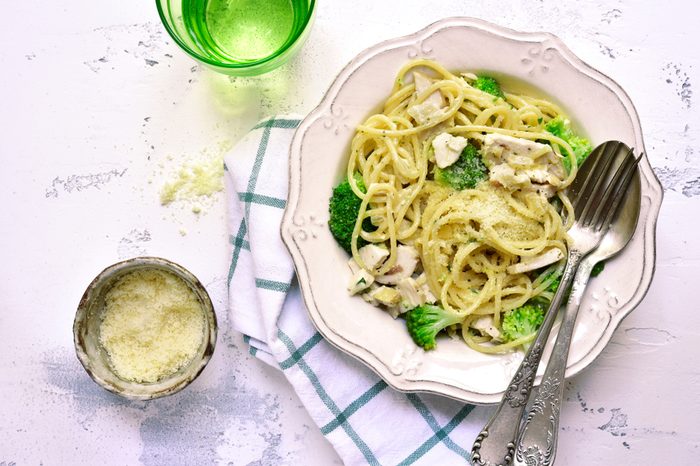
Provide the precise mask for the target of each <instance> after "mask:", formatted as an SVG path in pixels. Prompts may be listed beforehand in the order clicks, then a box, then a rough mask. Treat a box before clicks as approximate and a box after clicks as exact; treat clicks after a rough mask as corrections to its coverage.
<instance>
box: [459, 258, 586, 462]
mask: <svg viewBox="0 0 700 466" xmlns="http://www.w3.org/2000/svg"><path fill="white" fill-rule="evenodd" d="M580 261H581V254H580V253H579V252H578V251H575V250H571V251H569V256H568V259H567V262H566V267H565V268H564V273H563V274H562V277H561V282H560V284H559V288H558V289H557V292H556V293H555V295H554V298H553V299H552V302H551V304H550V305H549V309H548V310H547V313H546V314H545V317H544V321H543V322H542V325H541V326H540V329H539V331H538V333H537V337H536V338H535V341H534V342H533V344H532V346H530V348H529V349H528V351H527V354H525V358H524V359H523V362H522V363H521V364H520V367H519V368H518V370H517V372H516V373H515V376H514V377H513V379H512V380H511V381H510V383H509V384H508V387H507V388H506V392H505V394H504V395H503V399H502V400H501V402H500V403H499V405H498V407H497V408H496V412H495V413H494V414H493V416H492V417H491V419H490V420H489V422H488V423H487V424H486V426H484V428H483V429H482V431H481V433H479V435H478V436H477V437H476V441H475V442H474V445H473V446H472V455H471V461H472V464H473V465H476V466H507V465H509V464H511V463H512V461H513V456H514V453H515V439H516V436H517V434H518V431H519V430H520V421H521V420H522V418H523V412H524V411H525V406H526V405H527V401H528V399H529V398H530V391H531V390H532V384H533V383H534V382H535V376H536V375H537V367H538V366H539V364H540V359H541V358H542V351H543V349H544V346H545V344H546V343H547V338H549V333H550V332H551V330H552V325H553V324H554V320H555V319H556V316H557V312H558V311H559V307H560V306H561V303H562V301H563V299H564V294H565V293H566V290H567V288H568V287H569V284H570V283H571V281H572V279H573V277H574V274H575V273H576V269H577V268H578V265H579V262H580Z"/></svg>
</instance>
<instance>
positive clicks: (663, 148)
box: [0, 0, 700, 466]
mask: <svg viewBox="0 0 700 466" xmlns="http://www.w3.org/2000/svg"><path fill="white" fill-rule="evenodd" d="M359 3H360V5H358V4H356V2H340V1H330V0H321V2H320V5H319V6H318V14H317V17H316V22H315V25H314V28H313V31H312V33H311V35H310V37H309V40H308V42H307V43H306V45H305V47H304V48H303V49H302V52H301V54H300V55H299V56H298V57H297V58H296V59H294V60H293V61H292V62H291V63H289V64H288V65H286V66H285V67H283V68H281V69H279V70H277V71H275V72H273V73H271V74H269V75H266V76H262V77H258V78H248V79H236V80H229V79H228V78H225V77H223V76H219V75H216V74H214V73H211V72H209V71H207V70H204V69H202V68H201V67H199V66H196V64H195V63H193V62H192V61H190V59H189V58H187V57H186V56H185V55H184V54H183V53H182V52H181V51H180V50H179V49H178V48H177V47H176V46H175V45H174V44H173V42H172V41H171V40H170V39H169V37H168V36H167V35H166V33H165V32H164V30H163V28H162V27H161V25H160V23H159V19H158V16H157V13H156V9H155V6H154V4H153V2H151V1H143V0H138V1H137V0H124V1H121V2H93V1H87V0H74V1H73V2H40V1H38V0H27V1H24V2H9V1H6V2H4V3H3V23H4V24H3V28H2V29H1V30H0V44H1V45H2V47H1V48H0V70H1V72H0V103H1V106H0V128H1V129H2V135H1V137H0V160H1V161H2V165H1V167H2V168H1V170H0V200H1V201H2V208H0V213H1V214H2V216H1V220H0V240H1V241H0V261H1V264H2V280H0V342H2V349H1V350H0V465H1V466H9V465H13V466H15V465H16V466H19V465H37V464H43V465H73V464H107V465H112V464H114V465H119V464H145V465H177V464H215V463H218V464H232V465H248V464H251V465H278V464H281V465H292V464H300V463H301V464H306V465H327V464H338V463H340V461H339V460H338V459H337V456H336V455H335V453H334V452H333V450H332V449H331V447H330V446H329V444H328V443H327V442H326V441H325V440H324V439H323V438H322V436H321V434H320V433H319V431H318V429H317V428H316V427H315V426H314V424H313V423H312V422H311V420H310V419H309V418H308V416H307V415H306V413H305V411H304V409H303V407H302V406H301V403H300V402H299V400H298V399H297V398H296V396H295V394H294V393H293V392H292V390H291V389H290V388H289V386H288V385H287V384H286V381H285V380H284V378H283V377H282V375H281V374H279V373H278V372H276V371H274V370H272V369H270V368H268V367H267V366H265V365H264V364H262V363H260V362H259V361H257V360H255V359H254V358H251V357H249V356H248V354H247V352H246V347H245V345H244V344H243V342H242V339H241V336H240V335H239V334H236V333H235V332H233V331H231V330H230V327H229V325H228V319H227V315H226V312H225V303H224V301H223V300H224V299H225V274H226V270H227V257H226V241H227V234H226V228H225V222H224V205H223V198H222V197H221V195H219V196H217V197H216V199H215V200H214V201H213V202H211V203H210V204H208V205H205V208H204V211H203V213H201V214H200V215H195V214H193V213H192V211H191V207H190V206H182V205H176V204H174V205H171V206H169V207H162V206H160V204H159V198H158V194H159V189H160V186H161V184H162V181H163V180H165V179H166V178H168V176H171V174H172V172H173V171H175V170H176V169H177V168H178V167H179V166H180V165H181V164H182V163H183V161H185V160H188V159H191V158H193V157H201V156H202V154H211V153H212V152H214V151H217V150H220V148H221V147H222V145H226V144H230V143H232V142H235V141H236V140H237V139H238V138H239V137H240V136H241V135H242V134H243V133H244V132H245V131H246V130H247V129H248V128H249V127H250V126H251V125H252V124H253V123H254V122H255V121H256V120H258V119H259V118H261V117H263V116H265V115H268V114H273V113H280V112H290V111H293V112H298V113H306V112H308V111H309V110H311V109H312V108H313V107H314V106H315V105H316V103H317V102H318V101H319V99H320V97H321V95H322V93H323V92H324V90H325V89H326V88H327V87H328V85H329V84H330V82H331V80H332V79H333V77H334V76H335V74H336V73H337V71H339V70H340V68H341V67H342V66H343V65H344V64H345V63H347V62H348V61H349V60H350V59H351V58H352V57H353V56H354V55H355V54H356V53H357V52H359V51H360V50H362V49H364V48H366V47H368V46H370V45H372V44H374V43H375V42H378V41H380V40H383V39H387V38H390V37H394V36H398V35H403V34H406V33H410V32H413V31H415V30H417V29H420V28H422V27H423V26H425V25H427V24H428V23H430V22H432V21H434V20H437V19H439V18H442V17H446V16H454V15H462V16H476V17H480V18H483V19H486V20H489V21H492V22H496V23H499V24H501V25H504V26H508V27H511V28H514V29H520V30H527V31H537V30H546V31H549V32H552V33H554V34H556V35H558V36H559V37H561V38H562V39H563V40H564V41H565V42H566V44H567V45H568V46H569V47H570V48H571V49H572V50H573V51H574V52H575V53H576V54H577V55H579V56H580V57H581V58H583V59H584V60H585V61H587V62H588V63H590V64H591V65H593V66H594V67H596V68H598V69H600V70H601V71H603V72H604V73H606V74H608V75H609V76H611V77H613V78H614V79H615V80H617V81H618V82H619V83H620V84H621V85H622V86H623V87H624V88H625V89H626V90H627V92H628V93H629V94H630V96H631V98H632V100H633V101H634V102H635V104H636V106H637V109H638V111H639V113H640V116H641V121H642V126H643V129H644V136H645V140H646V145H647V149H648V151H649V156H650V159H651V163H652V165H653V166H654V167H655V169H656V171H657V174H658V176H659V177H660V179H661V181H662V183H663V184H664V187H665V191H666V197H665V201H664V205H663V207H662V210H661V216H660V219H659V226H658V238H657V239H658V257H657V271H656V275H655V278H654V282H653V284H652V286H651V289H650V291H649V294H648V295H647V297H646V299H645V300H644V301H643V302H642V304H641V305H640V306H639V308H638V309H637V310H635V312H633V313H632V314H631V315H630V316H629V317H628V318H627V319H626V320H625V321H624V323H623V325H622V327H621V328H620V329H619V330H618V331H617V333H616V335H615V337H614V338H613V340H612V342H611V344H610V345H609V347H608V348H607V349H606V350H605V351H604V352H603V354H602V355H601V357H600V358H599V359H598V360H597V361H596V362H595V363H594V364H593V365H592V366H591V367H590V368H588V369H587V370H586V371H584V372H583V373H582V374H580V375H579V376H577V377H575V378H574V379H572V380H571V381H569V382H568V388H567V401H566V403H565V406H564V414H563V419H562V427H561V428H562V434H561V437H560V451H559V454H558V464H562V465H589V464H610V465H618V464H629V465H641V464H674V465H681V464H682V465H689V464H695V459H696V458H697V457H698V454H699V453H700V422H699V419H700V364H698V362H697V361H696V360H697V359H698V349H700V330H699V329H700V313H699V312H698V302H697V294H696V293H695V289H694V287H695V286H697V279H696V277H697V276H700V243H699V242H698V240H697V237H696V232H697V230H698V228H699V227H700V220H699V218H700V217H699V214H700V163H698V160H700V142H699V141H700V118H699V116H700V112H699V111H698V109H699V108H700V104H699V103H698V102H697V100H698V96H697V94H694V89H693V86H695V85H697V84H696V83H698V82H699V81H700V55H699V54H698V52H697V44H698V43H700V29H698V28H697V17H698V15H699V14H700V7H697V6H692V5H693V4H692V3H691V2H689V1H680V0H672V1H665V2H656V1H646V2H632V1H621V0H607V1H603V0H597V1H591V0H589V1H581V2H577V3H576V4H575V5H574V4H573V2H571V5H569V2H561V1H550V0H543V1H534V0H533V1H526V2H520V1H516V0H511V1H508V0H506V1H500V2H465V1H463V0H459V1H458V0H455V1H441V2H424V1H419V0H415V1H402V2H376V1H362V2H359ZM693 10H694V11H693ZM149 181H150V183H149ZM181 230H183V231H181ZM182 233H186V234H185V235H184V236H183V234H182ZM139 254H150V255H159V256H163V257H167V258H169V259H172V260H174V261H176V262H179V263H181V264H183V265H184V266H186V267H188V268H189V269H190V270H191V271H192V272H193V273H195V274H196V275H197V276H199V277H200V279H202V281H203V282H204V283H205V284H206V285H207V288H208V289H209V291H210V293H211V295H212V298H213V299H214V301H215V305H216V307H217V311H218V316H219V321H220V328H221V333H220V338H219V343H218V347H217V351H216V353H215V355H214V358H213V360H212V363H211V364H210V365H209V366H208V367H207V369H206V370H205V371H204V373H203V375H202V376H201V377H200V378H199V379H197V380H196V381H195V382H194V384H193V385H192V386H191V387H189V388H188V389H187V390H185V391H183V392H182V393H180V394H178V395H175V396H172V397H169V398H166V399H162V400H157V401H153V402H149V403H143V402H127V401H123V400H121V399H118V398H116V397H114V396H112V395H110V394H108V393H107V392H104V391H103V390H102V389H101V388H99V387H98V386H97V385H95V384H94V383H93V382H92V381H91V380H90V379H89V378H88V376H87V375H86V374H85V372H84V371H83V369H82V368H81V366H80V364H79V363H78V361H77V359H76V358H75V355H74V350H73V340H72V331H71V326H72V322H73V316H74V312H75V308H76V305H77V303H78V300H79V299H80V296H81V294H82V292H83V290H84V288H85V286H86V285H87V284H88V283H89V281H90V280H91V279H92V278H93V277H94V276H95V274H96V273H97V272H98V271H99V270H101V269H102V268H103V267H105V266H106V265H108V264H110V263H113V262H115V261H117V260H118V259H122V258H126V257H130V256H133V255H139ZM478 410H479V412H480V415H481V416H483V418H484V419H486V417H487V416H488V414H489V412H490V411H489V409H488V408H479V409H478Z"/></svg>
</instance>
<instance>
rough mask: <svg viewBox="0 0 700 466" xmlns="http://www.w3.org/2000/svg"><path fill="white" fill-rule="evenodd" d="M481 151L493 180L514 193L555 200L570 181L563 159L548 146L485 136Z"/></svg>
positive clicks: (505, 136)
mask: <svg viewBox="0 0 700 466" xmlns="http://www.w3.org/2000/svg"><path fill="white" fill-rule="evenodd" d="M481 150H482V153H483V157H484V163H485V164H486V166H487V167H489V171H490V175H489V179H490V180H491V181H492V182H494V183H497V184H500V185H501V186H503V187H505V188H506V189H509V190H511V191H514V190H516V189H522V190H525V191H536V192H539V193H541V194H542V195H544V196H547V197H551V196H553V195H554V193H555V192H556V190H557V187H559V186H560V185H561V183H562V181H563V180H564V179H565V178H566V172H565V170H564V166H563V165H562V162H561V160H560V159H559V157H558V156H557V155H556V154H555V153H554V151H553V150H552V148H551V146H549V145H547V144H541V143H539V142H535V141H530V140H528V139H521V138H514V137H512V136H507V135H504V134H497V133H491V134H487V135H486V136H485V137H484V142H483V144H482V146H481Z"/></svg>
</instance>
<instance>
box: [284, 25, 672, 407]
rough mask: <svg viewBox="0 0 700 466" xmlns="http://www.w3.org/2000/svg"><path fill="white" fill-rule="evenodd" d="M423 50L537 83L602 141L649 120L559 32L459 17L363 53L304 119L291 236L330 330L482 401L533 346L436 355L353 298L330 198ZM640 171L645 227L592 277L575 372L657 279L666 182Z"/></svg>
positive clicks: (343, 344) (451, 62)
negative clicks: (366, 129)
mask: <svg viewBox="0 0 700 466" xmlns="http://www.w3.org/2000/svg"><path fill="white" fill-rule="evenodd" d="M418 57H425V58H430V59H434V60H437V61H438V62H439V63H441V64H442V65H444V66H445V67H446V68H447V69H450V70H454V71H482V70H487V71H489V72H492V73H496V74H497V75H504V76H512V77H514V78H516V80H520V81H522V82H524V83H526V84H528V85H532V86H533V88H534V90H535V92H537V91H536V90H537V89H539V90H540V92H542V93H545V94H546V95H547V96H549V98H551V99H553V100H554V101H556V102H558V103H559V104H561V105H562V107H563V108H564V109H565V111H566V112H567V113H568V114H569V115H571V116H572V118H573V119H575V120H576V122H578V124H579V125H580V126H581V127H583V128H584V129H585V132H586V134H587V135H588V136H589V137H590V139H591V141H592V142H593V143H594V144H597V143H600V142H603V141H606V140H609V139H617V140H621V141H623V142H625V143H626V144H628V145H629V146H630V147H634V148H636V150H637V152H640V151H644V141H643V140H642V132H641V128H640V124H639V118H638V116H637V112H636V111H635V109H634V106H633V105H632V102H631V101H630V99H629V97H628V96H627V94H626V93H625V92H624V90H622V88H621V87H620V86H619V85H618V84H616V83H615V82H614V81H613V80H612V79H610V78H608V77H607V76H605V75H603V74H602V73H600V72H599V71H596V70H594V69H593V68H591V67H590V66H588V65H586V64H585V63H584V62H582V61H581V60H580V59H579V58H577V57H576V56H575V55H574V54H573V53H572V52H571V51H570V50H569V49H568V48H566V46H565V45H564V44H563V43H562V42H561V41H560V40H559V39H558V38H556V37H554V36H553V35H551V34H547V33H522V32H517V31H513V30H510V29H506V28H503V27H499V26H495V25H493V24H490V23H486V22H484V21H480V20H476V19H470V18H448V19H445V20H442V21H439V22H437V23H434V24H432V25H430V26H428V27H427V28H425V29H423V30H421V31H419V32H417V33H415V34H412V35H409V36H405V37H400V38H397V39H392V40H389V41H386V42H382V43H380V44H378V45H376V46H374V47H372V48H370V49H368V50H365V51H364V52H362V53H361V54H359V55H358V56H357V57H356V58H355V59H354V60H353V61H352V62H350V63H349V64H348V65H347V66H346V67H345V69H343V70H342V71H341V73H340V74H339V75H338V77H337V78H336V80H335V81H334V82H333V84H332V85H331V87H330V89H329V90H328V92H327V93H326V95H325V97H324V98H323V100H322V101H321V103H320V104H319V106H318V107H316V109H315V110H314V111H313V112H311V113H310V114H309V115H308V116H307V117H306V119H305V120H304V121H303V122H302V123H301V125H300V126H299V129H298V130H297V133H296V135H295V137H294V140H293V143H292V147H291V154H290V184H289V186H290V187H289V201H288V203H287V210H286V212H285V215H284V219H283V222H282V237H283V239H284V241H285V243H286V244H287V246H288V248H289V250H290V252H291V254H292V257H293V259H294V263H295V265H296V269H297V274H298V277H299V283H300V284H301V288H302V292H303V295H304V300H305V302H306V305H307V307H308V310H309V315H310V317H311V320H312V321H313V323H314V324H315V325H316V327H317V328H318V330H319V332H320V333H321V334H322V335H323V336H324V337H325V338H326V339H327V340H328V341H329V342H330V343H332V344H333V345H335V346H337V347H338V348H340V349H341V350H343V351H345V352H347V353H348V354H351V355H352V356H355V357H356V358H358V359H360V360H361V361H362V362H364V363H365V364H367V365H368V366H369V367H371V368H372V369H373V370H374V371H376V372H377V373H378V374H379V375H380V376H381V377H382V378H383V379H384V380H386V382H387V383H388V384H389V385H391V386H392V387H394V388H396V389H399V390H404V391H423V392H432V393H438V394H442V395H446V396H449V397H452V398H456V399H459V400H463V401H467V402H472V403H491V402H496V401H498V400H499V399H500V397H501V395H502V393H503V391H504V390H505V388H506V386H507V384H508V382H509V381H510V379H511V377H512V376H513V374H514V372H515V370H516V369H517V367H518V365H519V364H520V361H521V360H522V354H521V353H518V352H516V353H511V354H506V355H496V356H493V355H484V354H481V353H478V352H476V351H473V350H471V349H470V348H468V347H467V346H466V345H465V344H464V343H463V342H460V341H451V340H448V339H441V340H440V341H439V342H438V347H437V349H436V350H433V351H429V352H424V351H423V350H422V349H421V348H418V347H417V346H416V345H415V344H414V343H413V342H412V341H411V338H410V337H409V335H408V333H407V331H406V328H405V323H404V321H403V320H401V319H399V320H394V319H392V318H391V317H390V316H389V315H388V314H387V313H385V312H384V311H382V310H380V309H378V308H376V307H373V306H371V305H370V304H367V303H365V302H364V301H363V300H362V299H360V298H357V297H351V296H348V294H347V291H346V288H345V287H346V284H347V282H348V280H349V277H350V271H349V269H348V266H347V260H348V256H347V254H346V253H345V252H344V251H343V250H342V249H341V248H340V247H339V246H338V245H337V244H336V242H335V241H334V239H333V237H332V236H331V234H330V232H329V230H328V227H327V221H328V198H329V197H330V195H331V192H332V188H333V186H335V185H336V184H337V183H338V182H339V181H340V180H341V179H342V177H343V174H344V172H345V166H346V163H347V159H348V152H349V146H350V141H351V139H352V136H353V134H354V128H355V127H356V126H357V125H358V124H360V123H361V122H362V121H364V120H365V119H366V118H367V117H368V116H369V115H370V114H372V113H373V112H374V111H376V110H377V109H378V108H379V107H380V105H381V103H382V102H383V101H384V100H385V99H386V97H387V96H388V95H389V93H390V91H391V87H392V84H393V80H394V78H395V75H396V72H397V71H398V70H399V68H400V67H401V66H402V65H403V64H405V63H406V62H407V61H408V60H410V59H413V58H418ZM640 168H641V170H640V172H641V173H640V174H641V176H640V180H641V196H642V199H641V212H640V216H639V222H638V224H637V229H636V231H635V234H634V237H633V238H632V240H631V242H630V244H629V245H628V247H627V248H626V249H625V250H624V251H623V252H622V253H621V254H620V255H619V256H617V257H616V258H615V259H612V260H610V261H609V262H608V263H607V265H606V268H605V271H604V272H603V274H601V276H600V277H599V278H597V279H594V280H592V281H591V282H590V285H589V290H588V291H587V294H586V298H585V299H584V302H583V303H582V307H581V311H580V314H579V318H578V323H577V327H576V330H575V333H574V340H573V344H572V348H571V352H570V355H569V361H568V368H567V372H566V376H571V375H574V374H576V373H578V372H580V371H581V370H582V369H583V368H584V367H586V366H587V365H588V364H590V363H591V362H592V361H593V359H595V357H596V356H597V355H598V354H600V352H601V351H602V350H603V348H604V347H605V345H606V344H607V343H608V341H609V340H610V338H611V336H612V333H613V331H614V330H615V328H617V326H618V325H619V324H620V322H621V321H622V319H623V318H624V317H625V316H626V315H627V314H629V313H630V312H631V311H632V310H633V309H634V308H635V306H637V304H639V302H640V301H641V299H642V298H643V297H644V294H645V293H646V291H647V289H648V288H649V285H650V283H651V279H652V275H653V273H654V261H655V238H654V235H655V226H656V218H657V215H658V211H659V208H660V206H661V200H662V196H663V191H662V188H661V185H660V183H659V182H658V180H657V179H656V177H655V176H654V173H653V171H652V169H651V166H650V165H649V162H648V160H647V159H646V158H644V160H642V162H641V164H640ZM551 343H552V342H551V341H550V345H549V348H551ZM546 353H547V351H545V354H546ZM545 358H546V355H545ZM536 383H539V377H538V379H537V381H536Z"/></svg>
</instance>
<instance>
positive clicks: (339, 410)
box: [225, 116, 488, 466]
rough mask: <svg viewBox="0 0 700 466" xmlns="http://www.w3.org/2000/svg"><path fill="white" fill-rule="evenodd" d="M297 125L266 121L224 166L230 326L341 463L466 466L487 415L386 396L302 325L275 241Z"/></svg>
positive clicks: (290, 119) (424, 399)
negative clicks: (285, 387) (294, 398)
mask: <svg viewBox="0 0 700 466" xmlns="http://www.w3.org/2000/svg"><path fill="white" fill-rule="evenodd" d="M299 123H300V118H298V117H295V116H279V117H275V118H270V119H267V120H264V121H262V122H261V123H259V124H257V125H256V126H255V127H254V128H253V129H252V130H251V131H250V133H249V134H248V135H247V136H246V137H244V138H243V140H242V141H241V142H240V143H238V144H237V145H236V147H235V148H234V149H233V150H232V151H231V153H230V154H228V156H227V157H226V159H225V169H226V175H225V177H226V193H227V201H228V208H229V213H228V224H229V232H230V236H229V239H230V244H231V253H230V254H231V256H230V258H231V262H230V268H229V273H228V286H229V292H228V294H229V311H230V316H231V319H232V322H233V325H234V328H235V329H236V330H238V331H240V332H241V333H243V334H244V335H245V337H244V338H245V341H246V342H247V343H248V344H249V345H250V352H251V354H253V355H255V356H256V357H258V358H260V359H261V360H263V361H265V362H267V363H268V364H271V365H272V366H274V367H276V368H279V369H281V370H282V371H283V373H284V375H285V376H286V377H287V379H288V380H289V382H290V383H291V384H292V386H293V387H294V389H295V390H296V392H297V394H298V395H299V398H300V399H301V400H302V402H303V403H304V406H305V407H306V409H307V410H308V411H309V413H310V414H311V417H312V418H313V420H314V421H315V422H316V424H317V425H318V426H319V428H320V429H321V432H322V433H323V435H325V436H326V438H328V440H330V442H331V443H332V444H333V446H334V447H335V449H336V451H337V452H338V454H339V455H340V457H341V458H342V460H343V461H344V463H345V464H346V465H349V466H351V465H361V464H371V465H408V464H416V465H436V464H439V465H448V466H449V465H458V464H466V462H467V458H468V455H469V450H470V448H471V445H472V443H473V441H474V438H475V437H476V434H477V432H478V430H479V429H480V428H481V427H482V426H483V425H484V422H485V420H486V415H487V414H488V413H487V412H484V410H479V409H474V406H472V405H468V404H464V403H460V402H457V401H454V400H450V399H447V398H444V397H439V396H435V395H427V394H420V395H419V394H415V393H410V394H406V393H401V392H398V391H395V390H393V389H391V388H390V387H388V386H387V384H386V383H385V382H384V381H383V380H382V379H380V378H379V377H378V376H377V375H376V374H375V373H374V372H373V371H371V370H370V369H368V368H367V367H365V366H364V365H363V364H361V363H360V362H358V361H357V360H355V359H354V358H352V357H350V356H348V355H346V354H344V353H342V352H340V351H339V350H337V349H336V348H334V347H332V346H331V345H330V344H329V343H327V342H326V341H325V340H324V339H323V338H322V337H321V335H320V334H319V333H318V332H317V331H316V329H315V328H314V326H313V325H312V323H311V321H310V320H309V317H308V314H307V311H306V308H305V307H304V303H303V300H302V298H301V294H300V291H299V287H298V286H297V283H296V277H295V274H294V266H293V263H292V259H291V257H290V256H289V253H288V251H287V249H286V247H285V246H284V243H283V242H282V240H281V238H280V222H281V219H282V213H283V210H284V207H285V204H286V199H287V184H288V162H289V155H288V153H289V146H290V143H291V140H292V136H293V134H294V130H295V129H296V127H297V126H298V124H299ZM328 194H329V196H330V194H331V193H328ZM343 288H344V286H343Z"/></svg>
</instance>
